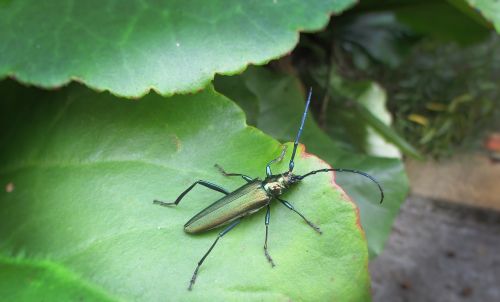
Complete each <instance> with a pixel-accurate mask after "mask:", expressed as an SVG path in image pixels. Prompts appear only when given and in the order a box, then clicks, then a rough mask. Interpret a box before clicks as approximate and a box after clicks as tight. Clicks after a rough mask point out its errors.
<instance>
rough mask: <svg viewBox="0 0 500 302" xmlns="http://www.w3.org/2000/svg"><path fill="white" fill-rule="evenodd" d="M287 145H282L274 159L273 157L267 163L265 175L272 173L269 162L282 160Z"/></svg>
mask: <svg viewBox="0 0 500 302" xmlns="http://www.w3.org/2000/svg"><path fill="white" fill-rule="evenodd" d="M287 147H288V146H287V145H283V149H282V150H281V154H280V156H278V157H276V158H275V159H273V160H271V161H270V162H268V163H267V166H266V175H267V176H271V175H273V173H272V172H271V164H273V163H275V162H281V161H282V160H283V157H285V154H286V149H287Z"/></svg>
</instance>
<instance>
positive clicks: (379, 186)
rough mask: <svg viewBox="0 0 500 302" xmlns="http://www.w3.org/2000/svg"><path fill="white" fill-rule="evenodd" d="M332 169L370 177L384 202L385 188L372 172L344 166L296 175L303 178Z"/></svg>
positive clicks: (300, 178)
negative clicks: (343, 167) (344, 167)
mask: <svg viewBox="0 0 500 302" xmlns="http://www.w3.org/2000/svg"><path fill="white" fill-rule="evenodd" d="M330 171H335V172H351V173H356V174H360V175H363V176H364V177H368V178H369V179H370V180H371V181H373V182H374V183H375V184H376V185H377V186H378V189H379V191H380V203H382V201H384V190H383V189H382V186H381V185H380V183H379V182H378V181H377V180H376V179H375V178H374V177H373V176H371V175H370V174H368V173H365V172H363V171H359V170H351V169H342V168H339V169H319V170H315V171H311V172H309V173H306V174H304V175H297V176H296V177H297V178H298V179H299V180H302V179H304V178H306V177H307V176H310V175H313V174H316V173H318V172H330Z"/></svg>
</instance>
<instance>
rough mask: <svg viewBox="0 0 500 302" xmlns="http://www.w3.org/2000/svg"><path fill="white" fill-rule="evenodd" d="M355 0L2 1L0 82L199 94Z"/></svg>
mask: <svg viewBox="0 0 500 302" xmlns="http://www.w3.org/2000/svg"><path fill="white" fill-rule="evenodd" d="M353 3H355V1H354V0H316V1H307V2H304V1H300V0H294V1H281V0H280V1H278V0H274V1H266V2H263V1H246V0H239V1H222V0H217V1H202V2H200V1H154V0H146V1H139V0H133V1H119V0H104V1H102V0H87V1H63V0H59V1H43V2H37V3H36V4H34V3H33V2H32V1H28V0H16V1H2V3H0V40H1V41H2V43H1V44H0V78H1V77H3V76H6V75H10V76H13V77H16V78H17V79H18V80H20V81H22V82H26V83H30V84H35V85H39V86H42V87H57V86H60V85H63V84H65V83H67V82H68V81H70V80H72V79H75V80H77V81H80V82H83V83H85V84H86V85H88V86H90V87H92V88H95V89H98V90H103V89H106V90H110V91H111V92H113V93H114V94H117V95H123V96H140V95H143V94H145V93H146V92H148V91H149V90H150V89H154V90H156V91H158V92H159V93H160V94H164V95H170V94H173V93H175V92H188V91H196V90H199V89H201V88H202V87H204V86H205V85H206V84H207V83H208V82H209V81H210V80H212V79H213V76H214V74H215V73H223V74H231V73H236V72H238V71H240V70H242V69H244V68H245V66H246V65H248V64H250V63H252V64H264V63H266V62H268V61H269V60H271V59H273V58H277V57H279V56H282V55H283V54H285V53H287V52H289V51H290V50H291V49H293V48H294V46H295V44H296V43H297V41H298V32H299V31H312V30H318V29H320V28H321V27H323V26H325V25H326V23H327V22H328V19H329V15H330V14H332V13H339V12H341V11H343V10H344V9H346V8H348V7H349V6H351V5H352V4H353Z"/></svg>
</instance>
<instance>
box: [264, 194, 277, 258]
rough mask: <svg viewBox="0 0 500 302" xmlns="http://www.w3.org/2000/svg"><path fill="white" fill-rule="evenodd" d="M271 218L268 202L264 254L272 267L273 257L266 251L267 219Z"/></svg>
mask: <svg viewBox="0 0 500 302" xmlns="http://www.w3.org/2000/svg"><path fill="white" fill-rule="evenodd" d="M270 220H271V207H270V206H269V204H267V211H266V220H265V222H266V240H265V241H264V255H266V258H267V261H269V263H271V266H272V267H274V266H275V264H274V261H273V258H271V256H270V255H269V252H268V251H267V233H268V229H269V221H270Z"/></svg>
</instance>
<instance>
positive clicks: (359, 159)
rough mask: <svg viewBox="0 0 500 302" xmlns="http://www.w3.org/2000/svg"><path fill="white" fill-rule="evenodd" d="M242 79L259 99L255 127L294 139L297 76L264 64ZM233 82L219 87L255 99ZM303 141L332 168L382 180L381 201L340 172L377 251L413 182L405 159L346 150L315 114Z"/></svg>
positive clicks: (300, 101) (299, 92)
mask: <svg viewBox="0 0 500 302" xmlns="http://www.w3.org/2000/svg"><path fill="white" fill-rule="evenodd" d="M237 78H239V79H240V81H242V82H244V83H245V84H246V86H247V87H248V89H249V90H248V91H250V92H252V93H253V94H254V95H255V97H257V99H258V100H259V115H258V116H257V117H255V118H256V120H257V124H256V126H257V127H258V128H260V129H262V130H264V131H266V132H267V133H270V134H272V135H273V136H274V137H276V138H278V139H280V140H282V141H289V140H292V139H293V138H294V136H295V134H296V133H297V130H298V126H299V125H298V124H299V122H300V117H299V116H300V114H301V112H302V111H303V109H304V108H303V106H304V94H303V89H302V87H301V85H300V83H299V82H298V80H297V79H296V78H294V77H292V76H286V75H278V74H275V73H272V72H270V71H267V70H265V69H264V68H250V69H248V70H247V71H246V72H245V73H243V74H242V75H240V76H238V77H237ZM228 80H229V81H230V82H228ZM234 81H235V80H234V77H232V79H231V78H229V79H228V78H227V77H217V78H216V81H215V85H216V88H217V89H218V90H219V91H222V92H224V93H228V96H229V97H231V98H232V99H234V100H235V101H240V102H245V101H246V100H249V99H251V97H246V98H244V99H240V98H238V95H237V94H234V91H235V89H234V88H235V87H236V85H235V84H234ZM313 95H314V94H313ZM315 101H317V98H315V97H314V96H313V102H315ZM302 142H303V143H304V144H305V145H306V147H307V149H308V150H309V151H311V152H314V153H316V154H318V155H320V156H321V157H322V158H323V159H325V160H326V161H327V162H328V163H329V164H330V165H332V166H333V167H335V168H355V169H360V170H363V171H366V172H368V173H370V174H371V175H373V176H375V177H376V178H377V179H378V180H379V181H380V182H381V183H382V186H383V188H384V192H385V195H386V199H385V201H384V203H383V204H382V205H380V204H379V203H378V201H379V193H378V190H377V187H376V186H375V185H374V184H373V183H371V182H370V181H369V180H367V179H366V178H364V177H361V176H359V175H354V174H348V173H345V174H342V173H338V174H337V175H336V180H337V182H339V183H340V184H341V186H342V187H343V188H344V189H345V190H346V192H347V193H348V194H349V195H350V196H351V197H352V199H353V200H354V201H355V202H356V204H357V205H358V207H359V209H360V214H361V224H362V225H363V228H364V230H365V232H366V237H367V240H368V247H369V250H370V255H371V256H376V255H378V254H379V253H380V252H381V251H382V249H383V246H384V243H385V240H386V239H387V237H388V235H389V233H390V231H391V226H392V222H393V221H394V218H395V216H396V214H397V213H398V211H399V207H400V205H401V203H402V202H403V201H404V199H405V197H406V194H407V192H408V180H407V178H406V174H405V172H404V167H403V164H402V162H401V160H399V159H392V158H379V157H373V156H366V155H363V154H358V153H353V152H346V151H344V148H343V144H342V142H339V141H333V140H332V139H331V138H330V137H329V136H328V135H326V134H325V133H324V132H323V131H322V130H321V129H320V128H319V127H318V126H317V125H316V123H315V122H314V120H313V118H312V117H309V119H308V120H307V122H306V126H305V128H304V132H303V136H302Z"/></svg>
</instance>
